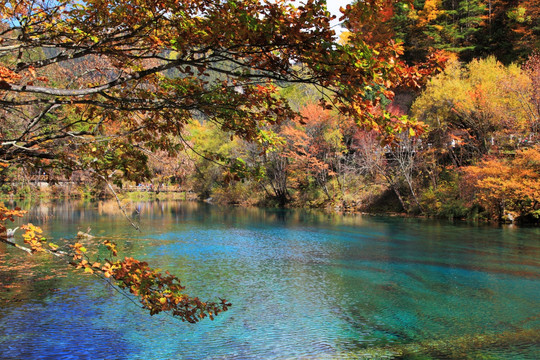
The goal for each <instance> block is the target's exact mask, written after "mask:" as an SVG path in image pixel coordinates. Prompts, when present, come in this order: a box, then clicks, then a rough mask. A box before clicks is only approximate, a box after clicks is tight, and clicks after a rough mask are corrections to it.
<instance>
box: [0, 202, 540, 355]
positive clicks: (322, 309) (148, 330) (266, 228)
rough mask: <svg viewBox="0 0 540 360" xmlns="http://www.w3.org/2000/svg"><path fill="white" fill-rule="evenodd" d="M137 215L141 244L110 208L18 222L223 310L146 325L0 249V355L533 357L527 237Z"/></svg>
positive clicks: (88, 207)
mask: <svg viewBox="0 0 540 360" xmlns="http://www.w3.org/2000/svg"><path fill="white" fill-rule="evenodd" d="M137 206H139V208H140V210H141V215H140V223H141V227H142V229H143V230H142V232H141V233H137V232H136V231H134V230H133V228H131V227H130V226H129V224H128V223H127V221H126V220H125V219H124V218H123V217H122V215H121V214H119V213H118V209H117V208H116V207H115V205H114V204H113V203H86V204H80V203H75V202H72V203H61V204H55V205H46V204H44V205H41V206H38V207H34V208H33V210H32V213H31V215H30V217H31V220H32V221H33V222H34V223H37V224H39V225H41V226H42V227H43V228H44V230H45V232H46V233H47V234H50V235H51V237H53V238H55V239H56V240H58V239H60V238H66V239H68V241H69V239H72V238H73V236H74V234H76V232H77V231H78V230H83V231H86V230H87V228H88V227H91V228H92V230H91V233H92V234H95V235H98V236H99V235H101V236H105V235H106V236H108V237H112V238H113V239H114V240H115V241H116V242H117V243H118V244H119V247H120V248H121V250H122V252H124V253H125V254H130V255H133V256H136V257H138V258H141V259H144V260H146V261H148V262H149V263H150V264H151V265H153V266H156V267H159V268H161V269H163V270H169V271H171V272H173V273H175V274H177V275H179V277H180V278H181V279H183V283H184V285H186V286H187V290H188V291H189V292H190V293H191V294H197V295H200V297H201V298H203V299H209V300H210V299H217V297H218V296H220V297H225V298H227V299H228V300H230V301H231V302H232V303H233V307H232V308H231V309H230V310H229V311H228V312H226V313H224V314H221V315H220V316H218V317H217V318H216V320H214V321H209V320H204V321H202V322H200V323H199V324H196V325H191V324H185V323H182V322H180V321H177V320H175V319H172V318H171V317H168V316H162V315H157V316H153V317H150V316H149V315H147V314H146V313H145V312H144V311H142V310H141V309H139V308H138V307H137V306H136V305H134V304H133V303H131V302H130V301H129V300H127V299H126V298H125V297H123V296H120V295H118V293H116V292H115V291H114V290H112V289H110V288H108V287H107V286H105V285H104V284H103V282H102V281H101V280H99V279H97V278H95V277H92V276H83V275H79V274H73V272H72V271H71V270H69V269H66V268H65V267H64V265H63V264H61V263H59V262H57V261H55V260H54V259H50V258H49V257H47V256H42V255H38V256H35V257H34V258H32V259H29V258H28V257H26V256H24V255H22V254H20V253H19V252H18V250H16V249H11V248H6V247H5V246H3V245H0V286H1V287H0V290H1V292H0V300H1V302H0V304H1V305H0V306H1V311H0V351H1V353H0V358H2V359H9V358H14V359H84V358H92V359H99V358H107V359H113V358H120V359H299V358H301V359H340V358H341V359H356V358H418V359H420V358H422V359H425V358H428V359H429V358H434V359H440V358H470V359H539V358H540V335H539V334H540V229H539V228H512V227H490V226H471V225H467V224H457V225H454V224H451V223H447V222H436V221H427V220H419V219H401V218H387V217H384V218H383V217H369V216H337V215H324V214H321V213H316V212H302V211H280V210H262V209H241V208H224V207H217V206H210V205H206V204H195V203H173V202H152V203H140V204H138V205H137ZM95 241H96V242H97V241H100V239H96V240H95ZM23 260H24V261H23ZM52 275H54V276H52Z"/></svg>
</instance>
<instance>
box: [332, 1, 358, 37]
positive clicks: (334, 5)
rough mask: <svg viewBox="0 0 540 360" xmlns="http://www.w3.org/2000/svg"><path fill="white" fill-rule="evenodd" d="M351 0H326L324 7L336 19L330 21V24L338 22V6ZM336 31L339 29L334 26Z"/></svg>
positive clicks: (345, 4) (339, 14)
mask: <svg viewBox="0 0 540 360" xmlns="http://www.w3.org/2000/svg"><path fill="white" fill-rule="evenodd" d="M352 1H353V0H326V7H327V9H328V11H329V12H330V13H331V14H332V15H336V17H337V18H336V19H335V20H334V21H333V22H332V25H337V24H338V23H339V21H338V19H339V18H340V17H341V15H342V14H341V12H340V11H339V8H340V7H345V6H347V4H350V3H352ZM335 30H336V32H337V33H339V32H340V29H338V28H335Z"/></svg>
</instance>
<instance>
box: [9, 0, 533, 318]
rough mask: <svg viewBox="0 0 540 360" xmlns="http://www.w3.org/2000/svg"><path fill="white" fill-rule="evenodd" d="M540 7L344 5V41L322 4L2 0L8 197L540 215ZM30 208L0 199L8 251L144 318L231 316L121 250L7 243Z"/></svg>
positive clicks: (37, 236)
mask: <svg viewBox="0 0 540 360" xmlns="http://www.w3.org/2000/svg"><path fill="white" fill-rule="evenodd" d="M539 9H540V8H539V5H538V4H537V2H535V1H532V0H521V1H503V0H501V1H491V0H488V1H480V0H463V1H457V0H451V1H439V0H434V1H432V0H426V1H425V2H424V1H415V2H407V1H397V0H391V1H387V0H370V1H365V2H355V3H354V4H352V5H348V6H347V7H346V8H343V9H342V13H343V14H342V16H341V18H340V19H339V20H340V21H341V23H342V27H343V29H344V30H343V32H342V33H341V34H340V35H339V36H338V34H337V33H336V31H335V29H334V28H333V27H332V26H331V24H330V22H331V20H332V19H333V18H332V16H331V15H330V14H329V13H328V11H327V10H326V3H325V1H320V0H308V1H306V2H301V3H298V4H295V3H289V2H286V1H272V2H270V1H268V2H259V1H257V0H228V1H212V0H193V1H178V0H130V1H115V0H87V1H68V0H38V1H36V0H18V1H13V0H11V1H5V2H2V3H1V4H0V16H1V21H0V95H1V100H0V125H1V126H0V187H1V192H2V194H3V196H5V197H6V198H8V199H13V198H19V197H25V196H26V197H29V196H33V195H35V194H36V188H37V187H38V184H41V183H46V184H47V185H48V186H47V187H46V189H47V194H48V196H93V197H101V196H111V197H116V198H117V199H119V196H122V195H124V193H125V192H126V191H128V189H130V188H133V187H139V188H140V189H143V188H144V189H145V190H151V191H154V192H159V191H160V189H164V188H167V189H177V190H178V191H183V192H184V193H185V194H188V193H189V194H192V196H193V197H194V198H197V199H199V200H206V201H210V202H215V203H224V204H225V203H226V204H238V205H256V206H266V207H270V206H275V207H304V208H305V207H309V208H325V209H332V210H338V211H361V212H376V213H390V212H392V213H396V212H397V213H406V214H412V215H427V216H434V217H445V218H468V219H482V220H490V221H512V222H513V221H520V222H538V219H539V217H540V203H539V202H540V144H539V140H540V138H539V133H538V132H539V130H540V53H539V52H538V50H539V44H540V43H539V36H540V19H539V16H538V13H539V11H540V10H539ZM139 185H140V186H139ZM42 188H43V187H42ZM67 188H69V191H66V189H67ZM119 202H120V200H119ZM23 215H24V211H23V210H21V209H18V208H14V209H11V208H8V206H5V205H1V206H0V235H1V236H0V240H2V241H3V242H4V243H7V244H10V245H14V246H16V247H19V248H20V249H21V250H24V251H27V252H29V253H36V252H48V253H50V254H52V255H55V256H60V257H64V256H67V255H69V258H70V260H69V263H70V265H72V266H74V267H75V268H77V269H80V270H82V271H84V272H86V273H91V274H93V273H98V274H100V275H101V276H103V277H104V278H113V279H114V280H115V281H116V282H115V284H116V285H117V286H118V287H120V288H122V289H125V290H126V291H129V292H131V293H132V294H134V295H135V296H138V297H139V299H140V301H141V303H142V305H143V306H144V307H145V308H146V309H148V310H149V311H150V313H151V314H156V313H159V312H161V311H170V312H171V313H172V314H173V315H175V316H179V317H181V318H182V319H183V320H186V321H188V322H197V321H199V320H200V319H201V318H204V317H207V316H208V317H210V318H212V317H213V316H215V315H216V314H218V313H220V312H221V311H225V310H227V309H228V307H229V306H230V304H229V303H228V302H227V301H226V300H220V302H218V303H213V302H203V301H201V300H199V299H198V298H192V297H189V296H187V295H186V294H185V293H184V287H183V286H182V285H181V284H180V280H179V279H178V278H177V277H175V276H174V275H171V274H168V273H166V274H161V273H160V272H159V271H158V270H156V269H153V268H151V267H149V265H148V264H147V263H146V262H144V261H139V260H136V259H133V258H131V257H126V258H125V259H123V260H121V259H116V255H117V249H116V245H115V244H114V243H112V242H109V241H108V240H107V241H105V242H104V243H103V244H102V247H103V249H104V251H107V252H108V253H109V254H110V259H107V260H104V261H90V258H89V257H88V255H87V251H88V250H87V248H86V247H85V246H84V244H83V243H84V241H83V240H81V241H78V242H76V243H74V244H71V245H70V249H69V254H68V253H66V252H63V250H59V249H58V245H57V244H54V243H52V242H48V241H47V239H46V238H45V237H43V234H42V230H41V229H40V228H39V227H36V226H33V225H32V224H27V225H24V226H23V228H24V230H25V233H24V235H23V240H24V246H22V245H18V244H15V243H14V242H12V241H10V240H7V236H6V234H7V230H8V228H7V226H8V225H7V224H8V223H7V221H8V220H9V221H14V219H15V218H16V217H19V216H23ZM87 235H88V234H86V235H85V234H82V235H81V236H82V238H84V237H85V236H87ZM88 236H90V235H88Z"/></svg>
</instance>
